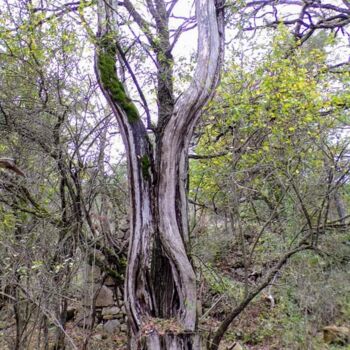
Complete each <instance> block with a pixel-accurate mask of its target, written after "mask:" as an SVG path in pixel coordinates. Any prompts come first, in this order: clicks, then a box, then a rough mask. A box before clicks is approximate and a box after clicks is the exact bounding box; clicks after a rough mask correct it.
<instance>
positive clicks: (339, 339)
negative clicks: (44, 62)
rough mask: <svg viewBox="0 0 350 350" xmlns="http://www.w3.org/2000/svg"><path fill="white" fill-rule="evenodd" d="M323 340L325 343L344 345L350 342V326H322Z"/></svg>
mask: <svg viewBox="0 0 350 350" xmlns="http://www.w3.org/2000/svg"><path fill="white" fill-rule="evenodd" d="M323 340H324V342H325V343H327V344H339V345H346V344H349V343H350V328H348V327H344V326H340V327H338V326H335V325H332V326H327V327H324V328H323Z"/></svg>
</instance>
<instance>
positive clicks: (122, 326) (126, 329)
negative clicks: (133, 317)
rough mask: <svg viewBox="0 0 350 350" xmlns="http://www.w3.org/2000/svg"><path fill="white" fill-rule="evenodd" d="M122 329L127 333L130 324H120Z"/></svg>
mask: <svg viewBox="0 0 350 350" xmlns="http://www.w3.org/2000/svg"><path fill="white" fill-rule="evenodd" d="M120 331H121V332H124V333H126V332H127V331H128V326H127V325H126V324H125V323H123V324H122V325H121V326H120Z"/></svg>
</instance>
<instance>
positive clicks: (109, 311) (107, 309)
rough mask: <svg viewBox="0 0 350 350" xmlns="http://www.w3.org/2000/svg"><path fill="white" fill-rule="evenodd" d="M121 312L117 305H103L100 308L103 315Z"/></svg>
mask: <svg viewBox="0 0 350 350" xmlns="http://www.w3.org/2000/svg"><path fill="white" fill-rule="evenodd" d="M120 313H121V310H120V308H119V307H118V306H111V307H105V308H103V309H102V316H105V315H118V314H120Z"/></svg>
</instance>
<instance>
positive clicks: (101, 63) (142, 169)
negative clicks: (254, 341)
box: [95, 0, 224, 350]
mask: <svg viewBox="0 0 350 350" xmlns="http://www.w3.org/2000/svg"><path fill="white" fill-rule="evenodd" d="M118 3H119V2H117V1H114V0H99V2H98V19H99V26H98V27H99V32H98V38H99V43H98V46H97V49H96V62H95V69H96V75H97V77H98V80H99V84H100V87H101V90H102V92H103V93H104V95H105V97H106V99H107V101H108V103H109V105H110V107H111V108H112V111H113V113H114V115H115V116H116V118H117V120H118V124H119V127H120V130H121V134H122V137H123V142H124V145H125V149H126V155H127V160H128V179H129V190H130V200H131V206H130V216H131V220H130V225H131V227H130V243H129V254H128V265H127V274H126V281H125V302H126V303H125V304H126V309H127V313H128V322H129V330H130V343H129V346H130V349H131V350H141V349H142V350H167V349H169V350H199V349H200V348H201V346H200V337H199V334H198V332H197V324H196V322H197V312H196V309H197V308H196V303H197V300H196V297H197V296H196V275H195V273H194V269H193V266H192V264H191V261H190V258H189V252H188V225H187V214H188V213H187V198H186V179H187V166H186V164H187V150H188V146H189V142H190V140H191V137H192V134H193V129H194V127H195V125H196V122H197V120H198V118H199V116H200V112H201V109H202V108H203V106H204V104H205V103H206V102H207V101H208V99H210V97H211V96H212V94H213V91H214V88H215V87H216V85H217V83H218V79H219V72H220V67H221V64H222V53H223V39H224V37H223V0H196V1H195V4H196V17H197V23H198V55H197V68H196V70H195V73H194V77H193V81H192V83H191V84H190V86H189V88H188V90H187V91H185V92H184V93H183V94H182V95H181V97H180V98H179V99H178V100H177V101H176V102H175V100H174V97H173V92H172V91H173V88H172V61H171V60H172V56H171V45H170V41H169V31H168V20H169V12H168V9H167V2H165V1H164V0H157V1H154V2H153V1H147V2H146V3H147V4H148V6H149V10H150V12H151V13H152V15H153V17H154V18H155V21H156V28H157V34H158V36H159V37H158V38H156V37H153V34H152V33H151V31H150V30H149V29H148V27H147V26H148V24H147V22H145V21H144V20H143V19H142V17H141V16H140V15H139V14H138V13H137V10H136V9H135V8H134V7H133V5H132V2H131V1H130V0H125V1H124V2H122V4H123V5H124V6H125V8H126V9H127V11H129V14H130V15H131V16H132V17H133V19H134V20H135V21H136V22H137V24H139V26H140V29H141V30H143V31H144V34H145V36H146V37H147V39H148V40H149V42H150V45H151V47H152V49H153V50H154V53H155V55H156V58H157V65H158V73H159V74H158V76H157V78H158V104H159V111H158V112H159V121H158V126H157V128H156V130H155V131H154V130H153V131H154V133H155V140H156V141H155V143H154V144H152V143H151V142H150V140H149V138H148V134H147V130H146V128H145V126H144V124H143V122H142V120H141V118H140V116H139V113H138V111H137V109H136V107H135V106H134V104H133V103H132V101H131V100H130V98H129V97H128V96H127V94H126V92H125V89H124V87H123V85H122V83H121V82H120V81H119V80H118V77H117V75H116V66H115V59H116V50H117V48H118V47H119V45H117V41H118V38H117V34H116V33H117V30H116V29H117V28H116V24H117V23H118V16H117V15H116V13H117V7H118ZM153 4H155V7H154V6H153ZM174 4H175V2H174ZM168 5H169V4H168ZM169 6H170V7H171V5H169ZM124 63H125V62H124Z"/></svg>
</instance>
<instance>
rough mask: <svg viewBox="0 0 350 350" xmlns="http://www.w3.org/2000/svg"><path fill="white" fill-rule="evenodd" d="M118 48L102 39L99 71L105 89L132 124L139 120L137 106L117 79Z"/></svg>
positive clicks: (108, 39)
mask: <svg viewBox="0 0 350 350" xmlns="http://www.w3.org/2000/svg"><path fill="white" fill-rule="evenodd" d="M115 56H116V47H115V45H114V44H113V41H112V40H111V39H110V38H108V37H104V38H102V39H101V42H100V46H99V53H98V69H99V71H100V74H101V81H102V84H103V87H104V88H105V89H106V90H107V91H109V93H110V95H111V97H112V98H113V100H114V102H115V103H117V104H118V105H119V106H120V107H121V108H122V109H123V110H124V111H125V113H126V115H127V117H128V120H129V122H130V123H133V122H136V121H137V120H139V113H138V111H137V108H136V106H135V105H134V103H133V102H132V101H131V99H130V98H129V96H128V95H127V94H126V92H125V89H124V86H123V84H122V83H121V81H120V80H119V79H118V78H117V74H116V69H115Z"/></svg>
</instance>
